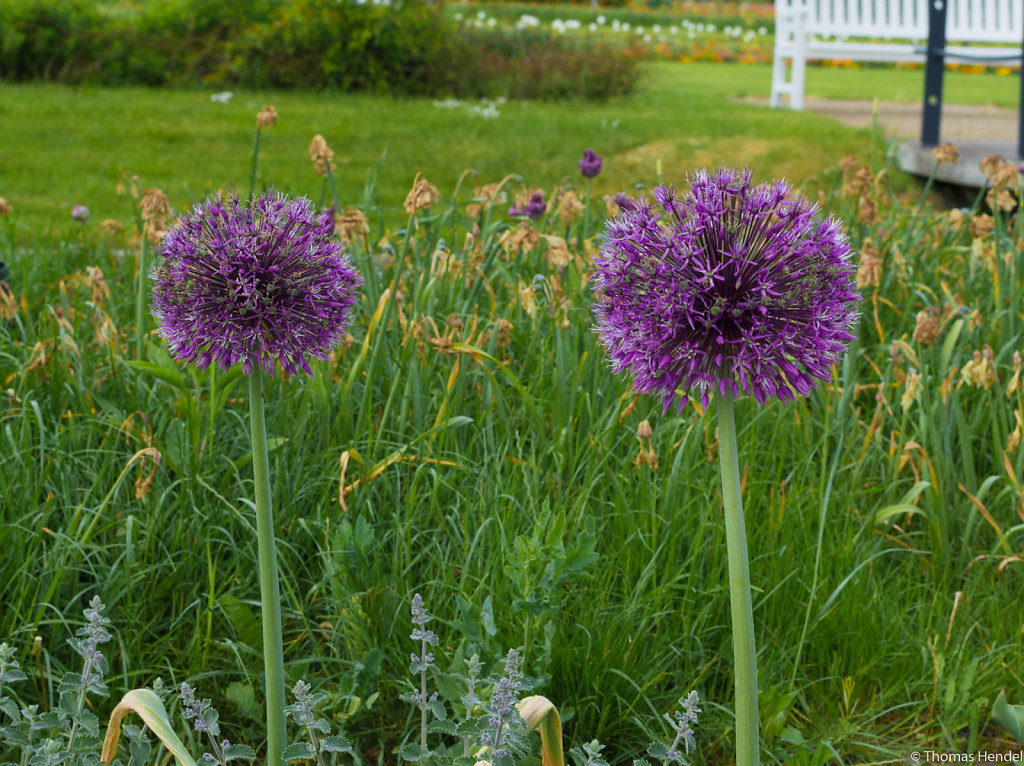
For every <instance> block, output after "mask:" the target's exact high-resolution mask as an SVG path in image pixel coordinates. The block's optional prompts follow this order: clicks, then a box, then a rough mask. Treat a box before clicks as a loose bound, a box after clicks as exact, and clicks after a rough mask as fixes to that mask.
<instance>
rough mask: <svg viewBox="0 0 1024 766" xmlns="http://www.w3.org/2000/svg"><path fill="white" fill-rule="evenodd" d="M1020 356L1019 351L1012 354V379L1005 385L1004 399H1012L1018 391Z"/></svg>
mask: <svg viewBox="0 0 1024 766" xmlns="http://www.w3.org/2000/svg"><path fill="white" fill-rule="evenodd" d="M1020 371H1021V355H1020V351H1014V352H1013V377H1012V378H1010V382H1009V383H1007V384H1006V398H1007V399H1009V398H1012V397H1013V395H1014V394H1015V393H1017V391H1019V390H1020V387H1021V386H1020Z"/></svg>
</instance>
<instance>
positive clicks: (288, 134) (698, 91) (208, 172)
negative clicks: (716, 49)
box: [0, 63, 1019, 234]
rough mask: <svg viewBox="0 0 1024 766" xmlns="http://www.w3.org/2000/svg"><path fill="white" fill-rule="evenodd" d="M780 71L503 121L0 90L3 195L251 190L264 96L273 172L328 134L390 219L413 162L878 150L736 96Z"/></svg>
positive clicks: (326, 105)
mask: <svg viewBox="0 0 1024 766" xmlns="http://www.w3.org/2000/svg"><path fill="white" fill-rule="evenodd" d="M770 77H771V72H770V67H767V66H743V65H720V64H708V63H694V64H686V65H682V64H670V63H659V64H655V65H652V66H650V67H649V68H648V73H647V76H646V78H645V80H644V82H643V84H642V86H641V88H640V89H639V91H638V92H637V93H636V94H635V95H634V96H632V97H630V98H626V99H619V100H614V101H611V102H609V103H606V104H589V103H562V104H549V103H507V104H503V105H500V106H499V107H498V111H499V116H498V117H497V118H496V119H485V118H483V117H481V116H478V115H476V114H473V113H471V112H470V111H469V110H467V109H465V108H455V109H444V108H438V107H436V106H434V105H433V103H432V102H431V101H430V100H425V99H423V100H403V101H399V100H395V99H391V98H386V97H375V96H367V95H342V94H312V93H288V92H283V93H282V92H278V93H255V92H245V91H239V92H236V93H235V96H234V98H233V99H232V100H231V101H230V102H229V103H228V104H219V103H213V102H211V101H210V98H209V96H210V93H209V92H205V91H186V90H179V91H162V90H148V89H140V88H126V89H104V88H69V87H64V86H58V85H45V84H27V85H0V130H2V132H3V135H4V140H3V142H2V143H0V196H3V197H4V198H6V199H7V200H8V202H9V203H10V204H12V205H13V206H14V208H15V210H16V218H17V220H18V222H19V224H20V227H19V230H20V231H24V232H25V233H30V232H31V233H36V234H38V233H43V232H45V231H47V230H50V229H53V228H55V227H56V229H57V230H58V231H60V230H61V227H65V226H66V225H67V223H68V221H67V219H68V213H69V211H70V209H71V207H72V206H74V205H76V204H85V205H87V206H88V207H89V208H90V210H91V212H92V220H93V223H96V222H98V221H100V220H102V219H105V218H120V219H126V220H129V219H130V216H131V211H130V206H129V205H128V204H127V203H126V202H125V201H124V200H122V199H118V198H117V196H116V195H115V194H114V188H115V186H116V184H117V182H118V180H119V174H120V172H121V171H125V172H128V173H134V174H137V175H138V176H139V177H140V180H141V183H142V184H143V186H144V187H148V186H158V187H161V188H164V189H165V190H166V191H167V193H168V194H169V196H170V198H171V202H172V204H174V205H176V206H178V207H184V206H185V205H187V204H188V203H190V202H191V201H193V200H196V199H199V198H201V197H202V196H203V195H205V194H206V193H208V192H209V191H211V190H213V189H216V188H220V187H225V186H232V185H236V184H237V185H239V186H241V187H243V188H245V187H247V183H248V178H249V167H250V164H249V163H250V155H251V145H252V131H253V128H254V127H255V115H256V112H257V111H258V110H259V109H260V108H261V107H262V106H263V105H265V104H267V103H273V104H275V106H276V107H277V109H278V112H279V113H280V115H281V120H280V122H279V123H278V124H277V125H276V126H273V127H272V128H269V129H268V130H267V131H266V134H265V135H264V137H263V142H262V149H261V182H262V183H266V184H273V185H275V186H278V187H281V188H284V189H287V190H289V191H294V192H301V193H306V194H309V195H311V196H313V198H314V199H319V195H320V193H321V182H320V179H319V178H318V177H317V176H316V175H315V174H314V172H313V169H312V167H311V165H310V163H309V162H308V160H307V156H306V153H307V149H308V146H309V142H310V139H311V138H312V137H313V135H314V134H316V133H321V134H323V135H324V136H325V137H326V139H327V141H328V142H329V143H330V144H331V146H332V147H333V148H334V150H335V152H336V161H337V162H338V170H337V179H338V188H339V193H340V195H341V197H342V199H343V201H344V202H345V204H352V203H356V202H362V196H363V189H364V185H365V182H366V179H367V174H368V173H373V172H376V170H377V169H378V168H379V178H378V180H377V184H376V188H377V190H378V192H379V197H380V204H381V206H382V208H383V209H384V211H385V214H386V215H387V217H388V220H389V222H391V223H397V221H398V218H397V217H395V216H391V215H390V212H391V211H396V210H397V209H398V207H399V205H400V204H401V201H402V200H403V199H404V196H405V193H406V191H407V190H408V188H409V186H410V185H411V183H412V179H413V176H414V175H415V174H416V172H418V171H422V172H423V173H425V174H426V176H427V177H428V178H429V179H430V180H432V181H433V182H434V183H435V184H436V185H437V186H438V187H439V188H440V189H441V190H442V192H444V193H451V191H452V190H453V188H454V186H455V183H456V181H457V179H458V178H459V176H460V175H461V173H462V172H463V171H464V170H465V169H467V168H472V169H474V170H476V171H477V173H478V178H479V180H480V183H491V182H494V181H497V180H499V179H500V178H502V177H504V175H505V174H507V173H517V174H519V175H521V176H522V178H523V180H524V182H525V183H526V184H528V185H535V186H540V187H542V188H545V189H548V190H550V189H552V188H553V187H554V186H556V185H558V184H559V183H561V182H563V181H576V180H578V173H577V172H576V162H577V160H578V158H579V156H580V155H581V154H582V152H583V150H584V149H586V148H590V147H592V148H594V149H596V150H597V152H598V153H599V154H601V155H603V156H604V157H605V160H606V163H605V170H604V172H603V173H602V175H601V176H600V177H599V178H598V179H597V181H596V188H595V191H596V192H598V193H600V194H610V193H614V192H616V191H622V190H625V189H628V188H631V187H632V186H633V185H634V184H636V183H637V182H645V183H647V184H650V183H653V182H654V181H655V180H656V175H655V171H656V165H657V162H658V160H661V161H662V168H663V174H664V177H665V178H666V179H673V178H681V177H682V176H683V175H684V174H685V173H686V171H687V170H688V169H690V168H692V167H694V166H698V165H705V164H715V163H719V162H729V163H737V162H739V163H741V164H749V165H750V167H751V169H752V170H753V171H754V173H755V174H756V175H758V176H762V177H763V176H786V177H788V178H790V179H791V180H792V181H794V182H795V183H797V184H802V183H804V182H805V181H807V180H808V179H809V178H811V177H814V176H818V175H819V174H820V173H821V171H822V170H823V169H825V168H829V167H833V166H834V165H835V163H836V161H837V160H838V159H839V158H841V157H842V156H843V155H845V154H849V153H856V154H859V155H862V156H865V155H867V153H868V152H869V148H870V136H869V134H868V133H867V132H865V131H856V130H851V129H849V128H846V127H844V126H842V125H839V124H837V123H834V122H832V121H829V120H827V119H825V118H822V117H818V116H815V115H811V114H797V113H793V112H789V111H772V110H769V109H765V108H760V107H757V106H753V105H751V104H749V103H733V99H742V98H749V97H759V98H767V95H768V92H769V83H770ZM1018 86H1019V83H1018V81H1017V79H1016V78H1015V77H998V76H996V75H993V74H990V75H964V74H959V73H950V74H949V75H948V77H947V91H946V93H947V101H948V102H949V103H993V104H998V105H1002V106H1010V105H1013V104H1015V103H1016V98H1017V95H1016V94H1017V90H1016V89H1017V87H1018ZM921 87H922V74H921V72H913V71H905V70H904V71H899V70H882V69H871V70H863V69H861V70H855V69H824V68H817V67H812V68H811V69H809V70H808V95H810V96H825V97H848V98H871V97H873V96H874V95H878V96H879V97H880V98H883V99H886V100H907V101H913V100H915V99H916V98H917V94H918V92H919V91H920V89H921ZM385 153H386V157H384V155H385ZM382 157H383V161H382ZM464 188H465V189H466V191H464V192H463V193H464V194H466V193H471V192H472V188H471V185H467V186H466V187H464Z"/></svg>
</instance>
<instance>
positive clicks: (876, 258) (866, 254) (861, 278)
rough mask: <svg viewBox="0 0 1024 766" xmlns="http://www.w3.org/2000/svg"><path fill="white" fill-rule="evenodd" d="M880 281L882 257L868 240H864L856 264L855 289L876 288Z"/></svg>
mask: <svg viewBox="0 0 1024 766" xmlns="http://www.w3.org/2000/svg"><path fill="white" fill-rule="evenodd" d="M881 279H882V256H881V254H880V253H879V252H878V248H877V247H875V246H874V243H872V241H871V240H870V239H866V240H864V245H863V246H862V247H861V250H860V260H859V262H858V263H857V287H859V288H861V289H863V288H865V287H878V285H879V283H880V282H881Z"/></svg>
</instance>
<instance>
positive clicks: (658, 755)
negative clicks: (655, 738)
mask: <svg viewBox="0 0 1024 766" xmlns="http://www.w3.org/2000/svg"><path fill="white" fill-rule="evenodd" d="M647 752H648V753H650V755H651V757H652V758H654V759H656V760H665V758H667V757H668V745H666V744H665V743H664V742H652V743H651V745H650V747H648V748H647Z"/></svg>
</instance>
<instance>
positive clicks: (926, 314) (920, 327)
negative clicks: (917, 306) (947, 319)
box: [914, 308, 939, 346]
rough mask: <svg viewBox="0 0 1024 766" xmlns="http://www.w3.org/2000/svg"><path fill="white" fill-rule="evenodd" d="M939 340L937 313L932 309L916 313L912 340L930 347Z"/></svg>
mask: <svg viewBox="0 0 1024 766" xmlns="http://www.w3.org/2000/svg"><path fill="white" fill-rule="evenodd" d="M938 339H939V317H938V312H937V311H936V310H935V309H933V308H929V309H925V310H924V311H918V312H917V323H916V324H915V325H914V340H915V341H917V342H918V343H923V344H925V345H926V346H931V345H932V344H933V343H935V341H936V340H938Z"/></svg>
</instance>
